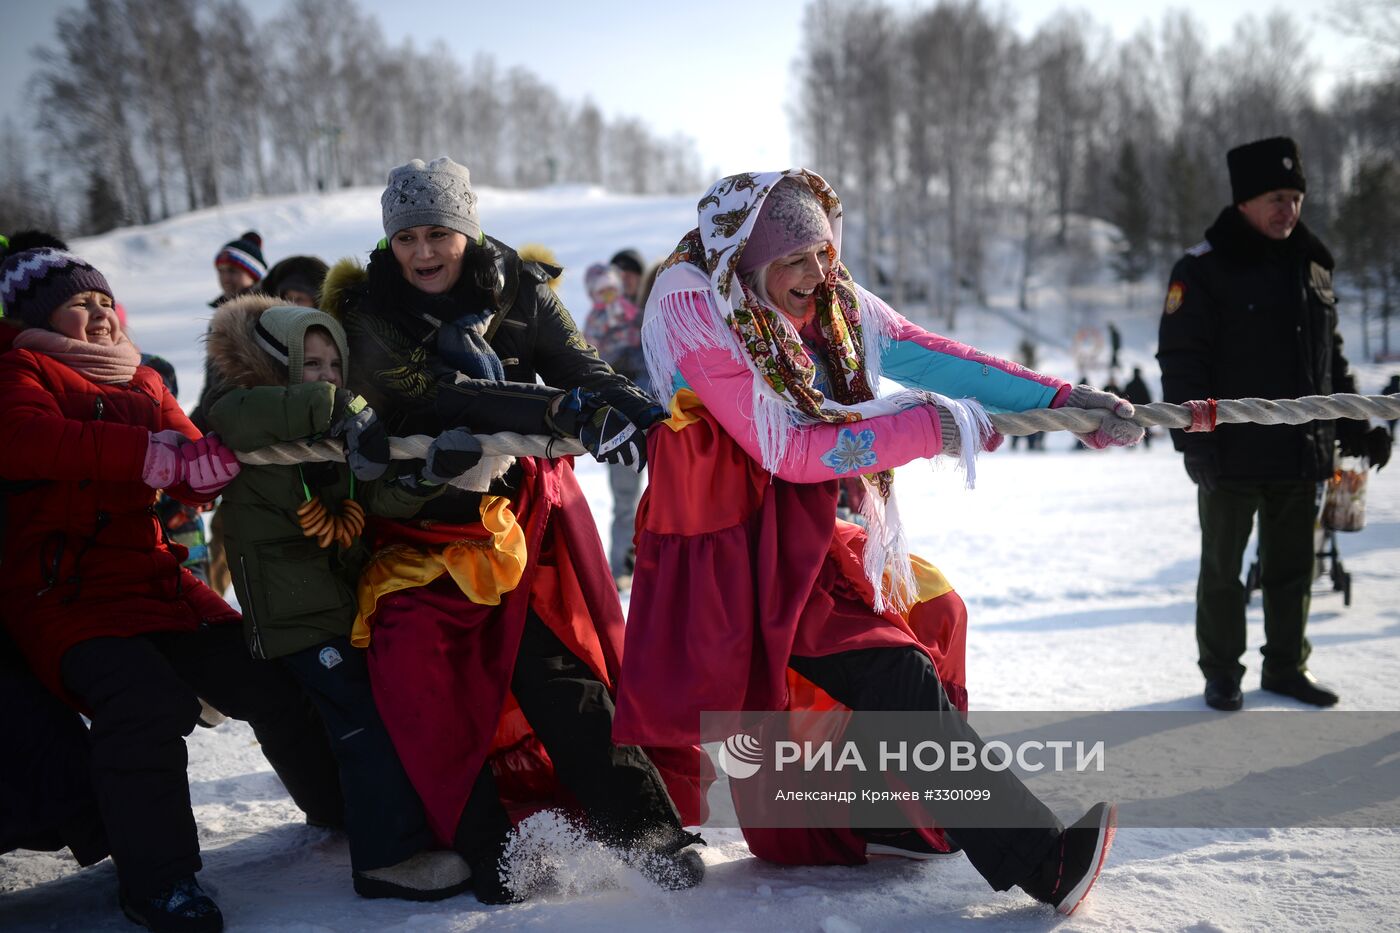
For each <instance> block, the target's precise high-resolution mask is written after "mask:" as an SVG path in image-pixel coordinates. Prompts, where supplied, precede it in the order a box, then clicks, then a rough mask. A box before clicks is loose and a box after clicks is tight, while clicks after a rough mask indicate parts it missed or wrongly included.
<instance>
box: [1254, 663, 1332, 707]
mask: <svg viewBox="0 0 1400 933" xmlns="http://www.w3.org/2000/svg"><path fill="white" fill-rule="evenodd" d="M1259 686H1261V687H1263V688H1264V689H1265V690H1267V691H1269V692H1270V693H1279V694H1282V695H1283V696H1286V697H1292V698H1293V699H1295V700H1301V701H1303V702H1304V703H1309V704H1311V705H1313V706H1336V705H1337V701H1338V700H1340V699H1341V697H1339V696H1337V691H1335V690H1333V689H1332V688H1331V687H1326V686H1323V685H1322V684H1320V683H1318V682H1317V678H1316V677H1314V676H1313V675H1312V674H1310V673H1308V672H1307V671H1295V672H1294V673H1292V674H1285V675H1284V676H1283V677H1265V678H1263V679H1262V680H1261V681H1260V683H1259Z"/></svg>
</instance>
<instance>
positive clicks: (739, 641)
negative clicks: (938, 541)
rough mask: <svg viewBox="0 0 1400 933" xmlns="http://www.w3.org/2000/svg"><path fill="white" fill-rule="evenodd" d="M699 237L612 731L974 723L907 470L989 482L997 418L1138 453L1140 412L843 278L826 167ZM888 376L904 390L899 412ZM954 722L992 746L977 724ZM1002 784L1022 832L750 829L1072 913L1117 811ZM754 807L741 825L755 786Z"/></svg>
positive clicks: (738, 207)
mask: <svg viewBox="0 0 1400 933" xmlns="http://www.w3.org/2000/svg"><path fill="white" fill-rule="evenodd" d="M699 221H700V222H699V227H698V228H697V229H695V230H692V231H691V232H690V233H689V234H687V235H686V236H685V237H684V238H683V239H682V240H681V242H680V245H679V246H678V247H677V248H676V251H675V252H674V253H673V254H672V256H671V257H670V259H669V260H667V262H666V263H665V264H663V268H662V272H661V274H660V275H659V277H658V278H657V281H656V286H655V288H654V289H653V291H652V293H651V297H650V298H649V299H648V302H647V308H646V312H645V321H646V323H645V324H644V326H643V342H644V345H645V350H646V356H647V363H648V367H649V369H650V373H651V378H652V383H653V386H654V387H655V388H656V391H657V393H658V394H659V395H661V396H663V397H664V398H666V399H668V400H669V403H670V409H671V417H670V420H669V421H667V422H666V423H665V427H664V428H662V427H658V429H657V430H655V431H652V432H651V434H650V436H649V438H648V443H649V463H650V464H651V477H650V486H649V488H648V491H647V493H646V495H645V497H644V498H643V500H642V504H641V508H640V509H639V511H638V519H637V531H638V536H637V566H636V576H635V578H634V582H633V594H632V603H631V610H630V614H629V617H628V625H627V642H626V648H625V653H624V657H625V659H626V661H625V665H624V669H623V675H622V678H621V684H620V688H619V697H618V715H617V720H616V722H615V726H614V737H615V738H616V739H617V740H618V741H626V742H636V743H639V744H645V745H656V746H666V745H683V744H689V743H691V742H696V741H700V740H701V738H702V737H701V735H700V712H701V711H702V710H704V711H707V712H708V711H717V710H729V711H745V710H803V709H833V708H835V709H840V708H847V709H852V710H944V711H946V710H950V709H955V708H956V709H958V710H963V711H965V710H966V709H967V692H966V687H965V684H964V680H965V676H964V663H963V653H964V629H965V623H966V611H965V609H964V607H963V604H962V602H961V600H960V599H959V598H958V596H957V594H956V593H955V592H953V590H952V587H951V586H950V585H949V584H948V583H947V581H946V580H944V579H943V577H942V575H941V574H939V573H938V571H937V570H936V569H934V568H933V567H932V566H930V565H928V564H926V563H924V562H922V561H920V560H918V559H917V558H911V556H910V555H909V553H908V547H907V544H906V541H905V536H904V532H903V529H902V527H901V525H900V520H899V511H898V509H897V507H896V505H895V495H894V476H893V473H892V472H891V471H892V469H893V468H894V467H896V466H899V465H901V464H904V463H907V462H909V461H912V460H916V459H919V458H922V457H933V456H938V455H951V456H960V457H961V458H962V462H963V465H964V467H965V468H966V470H967V472H968V478H969V482H970V481H971V479H972V476H973V467H974V457H975V454H976V453H977V452H978V451H980V450H993V449H995V448H996V447H997V446H998V445H999V444H1000V442H1001V439H1002V438H1001V436H1000V435H998V434H996V433H995V432H994V431H992V429H991V426H990V423H989V421H988V419H987V417H986V414H985V410H984V408H992V409H995V410H1003V411H1024V410H1027V409H1032V408H1045V407H1055V406H1059V405H1066V404H1067V405H1070V406H1073V407H1080V408H1104V409H1108V410H1109V411H1108V413H1107V415H1106V417H1105V420H1104V424H1103V427H1102V428H1100V429H1099V430H1097V431H1096V432H1095V433H1094V434H1092V435H1086V436H1085V437H1084V438H1083V439H1084V440H1085V442H1086V443H1087V444H1088V445H1090V446H1092V447H1105V446H1109V445H1120V444H1131V443H1136V441H1137V440H1138V438H1140V437H1141V435H1142V429H1141V428H1139V427H1138V426H1137V425H1135V424H1133V423H1132V422H1131V421H1129V420H1126V419H1128V418H1130V417H1131V416H1132V413H1133V412H1132V406H1131V405H1130V404H1129V403H1127V402H1126V401H1124V400H1123V399H1120V398H1118V397H1116V396H1113V395H1111V394H1109V393H1107V392H1101V391H1098V390H1096V389H1091V388H1089V387H1087V386H1079V387H1077V388H1076V387H1072V386H1071V385H1069V384H1068V383H1066V382H1064V381H1063V380H1059V379H1054V378H1051V377H1048V376H1044V375H1040V374H1038V373H1035V372H1031V371H1030V370H1028V369H1025V368H1024V367H1021V366H1018V365H1017V364H1015V363H1011V362H1008V361H1005V360H1001V359H996V358H994V357H991V356H988V355H986V354H984V353H981V352H979V351H977V350H974V349H972V348H971V347H967V346H964V345H962V344H959V343H956V342H955V341H952V340H949V339H947V338H944V337H940V336H937V335H935V334H932V333H929V332H927V331H924V330H922V329H920V328H918V327H916V326H914V325H913V324H911V323H909V322H908V321H907V320H905V319H904V318H903V317H901V316H900V315H899V314H897V313H896V312H895V311H894V310H892V309H891V308H890V307H889V306H888V305H886V304H885V303H884V302H883V301H881V300H880V299H879V298H877V297H876V296H875V295H873V294H871V293H870V292H868V291H866V290H865V289H864V288H862V287H861V286H860V285H858V284H856V282H855V281H853V280H852V278H851V276H850V274H849V273H848V272H847V270H846V268H845V266H844V265H842V263H841V261H840V249H841V205H840V201H839V199H838V198H837V197H836V194H835V192H834V191H832V190H831V188H830V187H829V186H828V185H827V184H826V182H825V181H823V180H822V179H821V178H820V177H818V176H817V175H815V174H813V173H811V172H808V171H805V170H802V169H793V170H789V171H786V172H769V173H764V174H744V175H735V176H730V177H728V178H725V179H722V180H721V181H719V182H717V183H716V184H715V185H714V186H713V187H712V188H711V189H710V190H709V192H708V193H707V194H706V195H705V197H704V198H702V199H701V201H700V203H699ZM881 375H884V376H886V377H888V378H890V379H893V380H895V381H897V382H899V383H901V384H903V385H904V386H905V387H906V389H905V391H902V392H899V393H897V394H895V395H891V396H887V397H883V398H881V397H878V396H877V390H878V388H879V384H880V377H881ZM936 393H942V394H936ZM955 397H956V398H961V399H962V401H955V400H954V398H955ZM855 476H859V477H861V479H862V480H863V482H864V493H865V495H864V496H863V502H862V503H861V506H860V511H861V513H862V515H863V517H864V523H865V526H866V527H865V529H864V530H862V529H860V528H858V527H856V526H854V525H850V524H847V523H845V522H839V521H837V519H836V502H837V495H838V486H839V482H838V481H839V480H841V479H842V478H851V477H855ZM938 721H940V722H942V723H943V724H944V727H945V728H947V727H948V726H949V724H951V729H952V734H953V737H955V738H958V739H965V740H968V741H973V742H974V743H977V744H978V745H980V742H981V740H980V739H979V738H978V737H977V735H976V733H974V732H973V731H972V730H971V728H970V727H968V726H967V725H966V723H965V721H964V720H963V719H962V717H960V716H950V717H939V719H938ZM732 724H733V725H734V726H736V727H737V726H738V725H739V724H740V720H739V718H738V717H737V714H736V715H735V716H734V717H733V718H732ZM714 725H715V720H710V721H708V722H707V727H708V728H713V727H714ZM729 731H732V730H729ZM713 737H714V736H707V738H713ZM989 781H991V782H992V784H994V788H995V789H994V798H993V799H995V800H996V801H997V806H998V807H999V808H1000V809H1001V810H1002V815H1003V825H1008V822H1007V820H1006V819H1005V816H1006V814H1012V815H1013V818H1012V819H1011V820H1010V821H1009V823H1010V825H1014V826H1016V827H1018V828H1013V829H997V830H990V829H967V828H961V829H957V830H929V829H920V828H918V822H919V821H918V820H917V819H914V820H909V821H908V822H909V823H910V825H911V828H909V829H905V830H899V831H869V830H865V831H862V830H854V829H826V830H816V829H803V830H774V829H757V828H753V827H746V828H745V836H746V838H747V840H748V842H749V845H750V848H751V849H753V851H754V852H755V854H757V855H759V856H761V857H763V858H767V859H770V860H772V861H778V862H786V863H803V864H813V863H816V864H821V863H825V864H860V863H863V862H864V861H865V860H866V857H867V856H868V855H870V854H873V853H875V852H895V853H902V854H910V855H916V856H917V855H918V854H928V853H931V852H935V851H948V850H949V849H950V848H951V846H950V845H949V843H950V842H951V843H953V844H955V845H957V846H959V847H961V848H962V849H963V851H964V852H966V853H967V855H968V857H969V859H970V860H971V861H972V863H973V865H974V866H975V867H976V868H977V869H978V870H979V871H980V872H981V873H982V875H983V876H984V877H985V878H986V879H987V880H988V882H989V883H990V884H991V885H992V886H993V887H994V888H996V889H998V890H1005V889H1007V888H1010V887H1012V886H1013V885H1020V886H1021V887H1022V888H1023V889H1025V890H1026V891H1027V893H1029V894H1031V896H1033V897H1035V898H1037V899H1038V900H1041V901H1044V902H1046V903H1050V904H1053V905H1055V906H1056V907H1057V908H1058V909H1059V910H1060V911H1061V912H1064V913H1069V912H1070V911H1072V910H1073V909H1074V908H1075V907H1076V906H1077V905H1078V904H1079V902H1080V901H1081V900H1082V899H1083V897H1084V895H1085V894H1086V893H1087V892H1088V889H1089V886H1090V885H1092V883H1093V881H1094V879H1095V878H1096V877H1097V875H1098V871H1099V868H1100V866H1101V865H1102V862H1103V858H1104V856H1105V855H1106V854H1107V851H1108V848H1109V845H1110V843H1111V841H1112V836H1113V827H1114V815H1115V811H1114V808H1113V807H1112V806H1110V805H1109V804H1106V803H1103V804H1098V805H1096V806H1095V807H1094V808H1093V809H1091V810H1090V811H1089V813H1088V814H1086V815H1085V817H1084V818H1083V819H1081V820H1080V821H1079V822H1078V823H1076V824H1074V825H1073V826H1072V827H1070V828H1069V829H1067V830H1066V829H1063V828H1062V826H1061V824H1060V823H1059V821H1058V820H1057V819H1056V818H1055V816H1054V815H1053V814H1052V813H1051V812H1050V811H1049V810H1048V809H1047V808H1046V807H1045V806H1044V805H1043V804H1041V803H1040V802H1039V801H1038V800H1037V799H1036V798H1035V797H1034V796H1033V795H1032V794H1030V792H1029V791H1028V790H1026V788H1025V787H1024V785H1022V784H1021V782H1020V781H1019V780H1018V779H1016V778H1015V777H1014V775H1011V774H1010V772H1005V771H1003V772H999V773H998V775H995V776H991V777H989ZM731 786H733V785H731ZM770 799H771V795H770ZM736 804H737V805H738V807H739V813H740V819H741V822H743V821H744V814H745V802H744V800H743V799H742V796H741V794H740V792H739V791H737V790H736ZM934 815H935V816H937V813H936V812H935V814H934ZM924 822H927V821H926V820H925V821H924ZM944 822H945V823H947V822H948V821H947V820H944ZM768 825H772V824H771V823H769V824H768Z"/></svg>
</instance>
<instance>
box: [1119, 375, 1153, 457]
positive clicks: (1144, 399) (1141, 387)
mask: <svg viewBox="0 0 1400 933" xmlns="http://www.w3.org/2000/svg"><path fill="white" fill-rule="evenodd" d="M1123 397H1124V398H1125V399H1127V400H1128V401H1130V402H1132V403H1133V404H1134V405H1149V404H1151V403H1152V391H1151V390H1150V389H1148V388H1147V381H1146V380H1145V379H1143V378H1142V367H1141V366H1134V367H1133V378H1131V379H1129V380H1128V384H1127V385H1126V386H1124V387H1123ZM1142 446H1143V449H1144V450H1146V449H1147V448H1149V447H1151V446H1152V429H1151V428H1147V429H1146V430H1144V431H1143V434H1142Z"/></svg>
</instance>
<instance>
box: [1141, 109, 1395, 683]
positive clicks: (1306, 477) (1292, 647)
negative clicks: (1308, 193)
mask: <svg viewBox="0 0 1400 933" xmlns="http://www.w3.org/2000/svg"><path fill="white" fill-rule="evenodd" d="M1227 162H1228V164H1229V168H1230V187H1231V195H1232V202H1233V203H1232V204H1231V205H1230V206H1229V207H1226V208H1225V209H1224V210H1223V211H1221V213H1220V216H1219V217H1217V218H1216V220H1215V223H1214V224H1213V225H1212V226H1211V228H1210V229H1209V230H1207V231H1206V239H1205V241H1204V242H1202V243H1199V244H1197V245H1196V246H1193V247H1191V249H1189V250H1187V251H1186V255H1185V256H1183V257H1182V258H1181V260H1180V261H1178V262H1177V264H1176V266H1175V267H1174V268H1173V269H1172V275H1171V284H1170V286H1169V288H1168V290H1167V299H1166V304H1165V306H1164V308H1163V313H1162V322H1161V329H1160V333H1159V337H1158V348H1157V359H1158V360H1159V361H1160V362H1161V365H1162V397H1163V399H1164V400H1165V401H1168V402H1175V403H1178V404H1179V403H1182V402H1185V401H1188V400H1194V399H1212V398H1214V399H1220V398H1230V399H1234V398H1252V397H1253V398H1270V399H1275V398H1298V397H1301V396H1304V395H1329V394H1331V393H1333V392H1353V391H1355V388H1354V384H1353V382H1352V379H1351V375H1350V374H1349V372H1348V367H1347V361H1346V358H1345V357H1344V356H1343V355H1342V339H1341V337H1340V335H1338V333H1337V300H1336V296H1335V295H1334V294H1333V291H1332V268H1333V265H1334V263H1333V260H1332V254H1331V253H1330V252H1328V250H1327V247H1325V246H1324V245H1323V244H1322V242H1321V241H1320V240H1318V239H1317V238H1316V237H1315V236H1313V234H1312V233H1311V232H1310V231H1309V230H1308V228H1307V227H1306V226H1304V225H1303V224H1302V223H1301V222H1300V221H1299V214H1300V212H1301V209H1302V205H1303V195H1304V191H1305V190H1306V182H1305V180H1304V177H1303V166H1302V163H1301V160H1300V158H1299V153H1298V146H1297V144H1296V143H1294V142H1293V140H1291V139H1288V138H1285V137H1274V138H1272V139H1262V140H1258V141H1256V142H1252V143H1249V144H1247V145H1244V146H1240V147H1238V148H1236V149H1232V150H1230V152H1229V154H1228V155H1227ZM1205 420H1210V419H1209V418H1208V417H1207V418H1206V419H1205ZM1171 433H1172V442H1173V443H1174V444H1175V446H1176V448H1177V449H1178V450H1180V451H1181V452H1182V453H1183V454H1184V455H1185V462H1186V472H1187V474H1188V475H1189V476H1190V477H1191V480H1192V482H1194V483H1195V484H1196V486H1197V504H1198V507H1199V510H1200V519H1201V567H1200V576H1199V580H1198V582H1197V586H1196V641H1197V645H1198V647H1199V649H1200V666H1201V672H1202V673H1203V674H1205V678H1206V689H1205V699H1206V702H1207V703H1208V704H1209V705H1210V706H1212V707H1214V708H1216V709H1222V710H1237V709H1239V708H1240V707H1241V706H1242V705H1243V702H1244V700H1243V696H1242V694H1241V693H1240V678H1241V676H1242V675H1243V674H1244V666H1243V665H1242V664H1241V663H1240V658H1241V657H1242V656H1243V654H1244V650H1245V589H1244V584H1243V583H1242V582H1241V580H1240V566H1241V562H1242V560H1243V556H1244V549H1245V545H1246V544H1247V543H1248V541H1249V535H1250V532H1251V530H1252V529H1253V525H1254V516H1255V514H1256V513H1258V515H1259V565H1260V582H1261V588H1262V590H1263V594H1264V646H1263V648H1262V649H1261V651H1262V653H1263V655H1264V666H1263V672H1262V678H1261V685H1262V686H1263V688H1264V689H1265V690H1269V691H1271V692H1274V693H1279V694H1283V695H1285V696H1290V697H1294V698H1296V699H1298V700H1301V701H1303V702H1304V703H1311V704H1313V705H1316V706H1331V705H1333V704H1334V703H1336V702H1337V699H1338V697H1337V694H1336V692H1334V691H1333V690H1331V689H1329V688H1327V687H1325V686H1323V685H1322V684H1320V683H1318V682H1317V680H1316V679H1315V678H1314V677H1313V676H1312V674H1310V673H1309V672H1308V668H1307V661H1308V655H1309V653H1310V651H1311V647H1310V646H1309V644H1308V640H1307V637H1306V635H1305V634H1304V628H1305V626H1306V624H1307V618H1308V602H1309V598H1310V593H1311V588H1312V579H1313V527H1314V523H1315V520H1316V516H1317V512H1318V509H1317V504H1318V493H1319V490H1320V486H1319V483H1320V482H1321V481H1322V480H1325V479H1327V478H1328V477H1330V476H1331V475H1332V468H1333V466H1332V464H1333V455H1334V450H1333V448H1334V446H1335V443H1336V439H1337V438H1338V436H1339V435H1340V437H1341V439H1342V448H1343V450H1344V451H1345V452H1348V453H1353V452H1354V453H1357V454H1365V455H1368V456H1369V457H1370V459H1371V462H1372V463H1373V464H1375V465H1377V466H1379V465H1382V464H1383V463H1384V462H1385V461H1386V460H1388V459H1389V456H1390V435H1389V433H1388V432H1387V431H1386V430H1385V429H1384V428H1376V429H1374V430H1372V431H1369V432H1368V431H1367V428H1366V424H1365V422H1359V421H1338V422H1333V421H1313V422H1310V423H1308V424H1302V425H1296V426H1290V425H1255V424H1242V425H1222V426H1221V427H1220V428H1219V429H1217V430H1214V431H1210V430H1209V426H1208V425H1202V426H1201V430H1198V431H1197V432H1194V433H1193V432H1190V431H1189V429H1188V430H1187V431H1182V430H1173V431H1172V432H1171Z"/></svg>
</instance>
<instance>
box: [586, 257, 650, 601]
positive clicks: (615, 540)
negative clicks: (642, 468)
mask: <svg viewBox="0 0 1400 933" xmlns="http://www.w3.org/2000/svg"><path fill="white" fill-rule="evenodd" d="M614 261H616V257H614ZM583 283H584V287H585V288H586V289H587V290H588V298H589V300H590V301H591V302H592V303H593V306H592V308H590V309H589V311H588V317H587V319H585V321H584V324H583V336H584V338H585V339H586V340H587V341H588V342H589V343H591V344H593V346H594V347H595V348H596V349H597V350H598V355H599V356H601V357H602V358H603V362H605V363H607V364H608V365H609V366H611V367H612V368H613V370H614V371H615V372H619V373H621V374H622V375H624V376H626V377H627V378H628V379H631V380H632V381H633V382H635V383H636V384H637V385H638V386H640V387H641V388H642V389H643V390H646V388H647V383H648V380H647V367H646V359H645V358H644V357H643V356H642V320H641V315H640V314H639V313H638V312H637V306H636V305H634V304H633V303H632V302H630V301H628V300H627V298H626V297H625V296H624V295H623V282H622V277H621V276H620V275H619V273H618V270H617V269H616V268H614V267H613V266H605V265H603V264H602V263H594V264H593V265H592V266H589V267H588V271H587V272H585V273H584V278H583ZM608 486H609V487H610V488H611V489H612V496H613V520H612V545H611V547H610V548H609V551H608V566H609V569H611V570H612V575H613V582H615V583H616V584H617V588H618V590H620V591H625V590H628V589H630V588H631V586H632V569H633V566H632V565H633V563H634V561H635V559H636V558H635V555H634V553H633V549H632V526H633V525H634V524H635V520H636V515H637V500H638V498H639V497H640V496H641V494H642V477H641V476H640V475H639V474H638V473H637V471H636V470H633V469H632V468H631V467H630V466H627V465H626V464H622V463H612V464H609V465H608Z"/></svg>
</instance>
